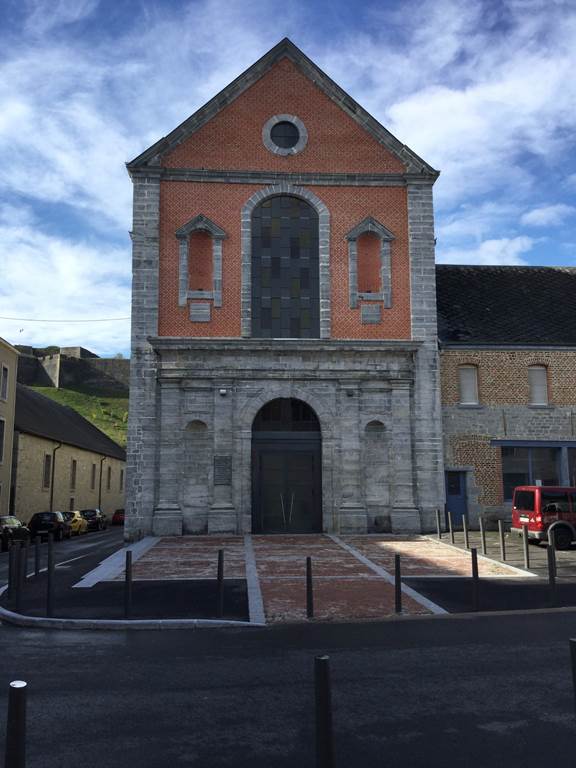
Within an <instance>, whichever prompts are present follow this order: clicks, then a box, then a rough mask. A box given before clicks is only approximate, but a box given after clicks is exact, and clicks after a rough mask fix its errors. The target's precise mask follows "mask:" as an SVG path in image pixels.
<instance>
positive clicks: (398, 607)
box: [394, 555, 402, 613]
mask: <svg viewBox="0 0 576 768" xmlns="http://www.w3.org/2000/svg"><path fill="white" fill-rule="evenodd" d="M394 610H395V612H396V613H402V574H401V573H400V555H394Z"/></svg>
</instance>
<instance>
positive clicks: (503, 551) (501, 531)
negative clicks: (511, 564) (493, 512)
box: [498, 520, 506, 561]
mask: <svg viewBox="0 0 576 768" xmlns="http://www.w3.org/2000/svg"><path fill="white" fill-rule="evenodd" d="M498 535H499V537H500V559H501V560H502V561H504V560H506V542H505V541H504V523H503V522H502V520H498Z"/></svg>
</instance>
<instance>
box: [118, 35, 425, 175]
mask: <svg viewBox="0 0 576 768" xmlns="http://www.w3.org/2000/svg"><path fill="white" fill-rule="evenodd" d="M283 58H288V59H289V60H290V61H292V62H293V63H294V65H295V66H296V67H298V69H299V70H300V71H301V72H302V73H303V74H304V75H305V76H306V77H307V78H309V79H310V80H311V82H313V83H314V84H315V85H316V86H317V87H318V88H319V89H320V90H321V91H322V92H323V93H324V94H325V95H326V96H328V98H330V99H331V100H332V101H333V102H334V103H335V104H337V105H338V107H340V109H342V110H343V111H344V112H345V113H346V114H347V115H348V116H349V117H351V118H352V119H353V120H354V121H355V122H356V123H358V125H360V126H361V127H362V128H363V129H364V130H365V131H366V132H367V133H368V134H370V135H371V136H372V138H373V139H375V140H376V141H377V142H378V143H379V144H380V145H382V146H383V147H384V148H385V149H386V150H388V151H389V152H390V153H391V154H392V155H393V156H394V157H396V158H397V159H398V160H399V161H400V162H401V163H402V164H403V165H404V166H405V168H406V172H407V173H410V174H419V175H422V176H424V177H429V178H432V179H434V178H436V176H438V171H436V170H434V168H432V167H431V166H430V165H428V163H426V162H425V161H424V160H422V159H421V158H420V157H418V155H417V154H416V153H415V152H413V151H412V150H411V149H409V148H408V147H407V146H406V145H405V144H402V142H400V141H399V140H398V139H397V138H396V137H395V136H393V135H392V134H391V133H390V131H388V130H387V129H386V128H384V126H383V125H381V124H380V123H379V122H378V121H377V120H376V119H375V118H373V117H372V116H371V115H370V114H369V113H368V112H366V110H365V109H363V107H361V106H360V104H358V103H357V102H356V101H355V100H354V99H353V98H352V97H351V96H350V95H349V94H347V93H346V91H344V90H343V89H342V88H340V86H339V85H337V83H335V82H334V81H333V80H332V79H331V78H330V77H328V75H326V74H325V73H324V72H323V71H322V70H321V69H320V68H319V67H318V66H317V65H316V64H315V63H314V62H313V61H312V60H311V59H309V58H308V57H307V56H306V55H305V54H304V53H303V52H302V51H301V50H300V49H299V48H298V47H297V46H295V45H294V43H293V42H292V41H291V40H289V39H288V38H284V39H283V40H281V41H280V42H279V43H278V45H276V46H274V48H272V49H271V50H270V51H268V53H266V54H265V55H264V56H262V58H261V59H259V60H258V61H256V62H255V63H254V64H253V65H252V66H251V67H249V68H248V69H247V70H246V71H245V72H243V73H242V74H241V75H240V76H239V77H237V78H236V79H235V80H234V81H232V82H231V83H230V84H229V85H227V86H226V88H224V89H223V90H222V91H220V93H218V94H217V95H216V96H214V98H212V99H211V100H210V101H209V102H208V103H207V104H205V105H204V106H203V107H201V108H200V109H199V110H197V111H196V112H195V113H194V114H193V115H191V116H190V117H189V118H188V119H187V120H185V121H184V122H183V123H181V124H180V125H179V126H178V127H177V128H175V129H174V130H173V131H171V132H170V133H169V134H168V135H167V136H165V137H164V138H163V139H160V141H157V142H156V143H155V144H153V145H152V146H151V147H149V148H148V149H147V150H145V151H144V152H142V154H140V155H138V157H136V158H135V159H134V160H132V161H131V162H129V163H127V168H128V171H129V172H132V171H137V170H138V169H141V168H142V169H143V168H150V167H158V166H159V165H161V158H162V156H163V155H165V154H166V153H168V152H170V151H171V150H173V149H174V148H175V147H177V146H178V145H179V144H182V142H184V141H186V140H187V139H188V138H189V137H190V136H192V135H193V134H194V133H195V132H196V131H198V130H199V129H200V128H202V127H203V126H204V125H205V124H206V123H207V122H208V121H209V120H211V119H212V118H213V117H215V116H216V115H217V114H218V113H219V112H220V111H222V110H223V109H225V108H226V107H227V106H228V105H230V104H231V103H232V102H234V101H235V100H236V99H237V98H238V97H239V96H241V95H242V94H243V93H244V92H245V91H246V90H247V89H248V88H250V86H252V85H253V84H254V83H256V82H257V81H258V80H260V79H261V78H262V77H263V76H264V75H265V74H266V73H267V72H269V71H270V69H271V68H272V67H273V66H274V65H275V64H276V63H277V62H279V61H280V60H281V59H283Z"/></svg>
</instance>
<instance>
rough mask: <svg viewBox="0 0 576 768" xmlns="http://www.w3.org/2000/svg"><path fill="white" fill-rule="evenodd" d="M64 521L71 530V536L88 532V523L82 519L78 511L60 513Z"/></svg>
mask: <svg viewBox="0 0 576 768" xmlns="http://www.w3.org/2000/svg"><path fill="white" fill-rule="evenodd" d="M62 514H63V515H64V520H66V522H67V523H68V525H69V526H70V528H71V531H72V535H74V536H80V534H81V533H86V531H87V530H88V522H87V521H86V520H85V519H84V518H83V517H82V515H81V514H80V512H79V511H78V510H76V511H74V512H62Z"/></svg>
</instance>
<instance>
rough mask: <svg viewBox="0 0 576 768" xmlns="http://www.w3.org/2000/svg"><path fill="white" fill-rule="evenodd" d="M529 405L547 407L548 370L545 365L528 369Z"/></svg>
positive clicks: (532, 366)
mask: <svg viewBox="0 0 576 768" xmlns="http://www.w3.org/2000/svg"><path fill="white" fill-rule="evenodd" d="M528 385H529V387H530V405H548V370H547V368H546V366H545V365H531V366H529V368H528Z"/></svg>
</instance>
